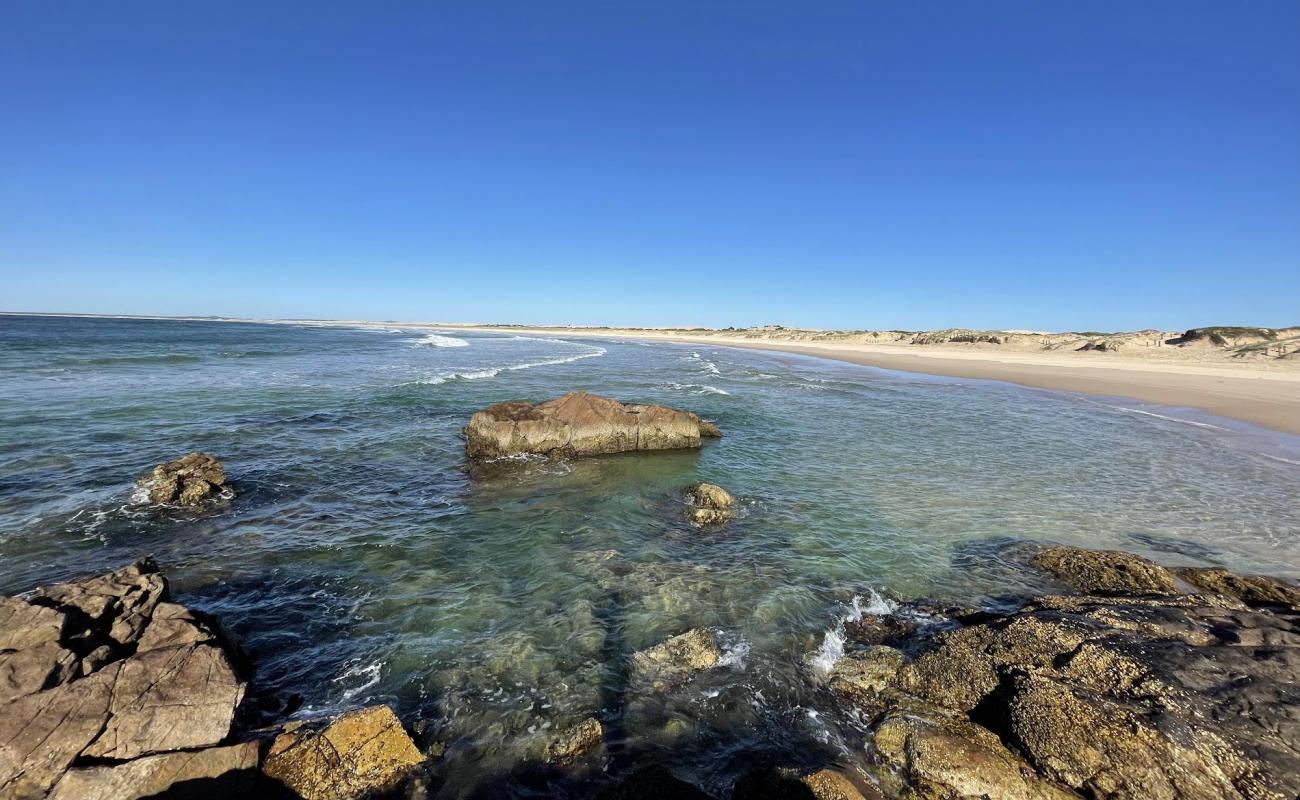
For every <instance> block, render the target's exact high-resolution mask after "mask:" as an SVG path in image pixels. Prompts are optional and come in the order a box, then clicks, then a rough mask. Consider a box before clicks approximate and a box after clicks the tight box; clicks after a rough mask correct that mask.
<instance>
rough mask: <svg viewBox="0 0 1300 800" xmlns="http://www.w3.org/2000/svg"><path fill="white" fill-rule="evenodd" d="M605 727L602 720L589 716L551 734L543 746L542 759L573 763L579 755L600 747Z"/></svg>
mask: <svg viewBox="0 0 1300 800" xmlns="http://www.w3.org/2000/svg"><path fill="white" fill-rule="evenodd" d="M604 739H605V728H604V726H603V725H601V724H600V720H598V719H596V718H595V717H588V718H587V719H584V720H583V721H582V722H579V723H578V724H577V725H574V726H573V727H571V728H566V729H564V730H562V731H559V732H557V733H555V734H553V735H551V736H549V737H548V738H547V740H546V742H545V744H544V745H543V747H542V760H543V761H545V762H546V763H548V764H556V765H560V766H563V765H566V764H571V763H573V762H574V761H575V760H577V759H578V758H579V757H581V756H584V755H586V754H587V753H590V752H591V751H593V750H595V749H596V748H598V747H600V745H601V743H602V742H603V741H604Z"/></svg>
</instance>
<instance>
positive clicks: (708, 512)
mask: <svg viewBox="0 0 1300 800" xmlns="http://www.w3.org/2000/svg"><path fill="white" fill-rule="evenodd" d="M686 499H687V501H688V502H689V503H690V514H691V521H692V522H695V523H696V524H697V525H715V524H717V523H719V522H726V521H727V520H729V519H731V518H732V517H734V516H736V498H734V497H732V496H731V493H730V492H728V491H727V490H726V489H723V488H722V487H721V486H718V485H716V484H713V483H697V484H696V485H695V486H693V487H691V490H690V491H689V492H687V495H686Z"/></svg>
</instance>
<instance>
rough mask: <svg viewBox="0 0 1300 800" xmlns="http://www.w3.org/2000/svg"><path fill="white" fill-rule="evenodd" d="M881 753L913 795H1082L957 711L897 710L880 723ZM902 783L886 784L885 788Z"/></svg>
mask: <svg viewBox="0 0 1300 800" xmlns="http://www.w3.org/2000/svg"><path fill="white" fill-rule="evenodd" d="M872 741H873V744H874V745H875V749H876V753H877V755H878V756H879V757H880V758H881V759H882V760H883V761H884V763H885V765H886V766H887V767H889V768H890V769H891V770H892V771H893V775H892V776H888V777H895V778H898V779H901V782H902V784H903V786H905V787H906V789H907V790H908V792H907V793H908V796H912V797H920V798H934V800H940V798H943V799H944V800H946V798H977V797H986V798H992V797H996V798H999V800H1067V799H1068V798H1077V797H1078V796H1077V795H1076V794H1074V793H1073V792H1070V791H1067V790H1065V789H1062V788H1060V787H1058V786H1055V785H1053V784H1051V783H1049V782H1048V781H1046V780H1043V779H1042V778H1040V777H1038V775H1037V774H1035V772H1034V770H1033V769H1032V768H1031V767H1030V766H1029V765H1028V764H1027V763H1025V761H1024V760H1023V759H1021V758H1020V757H1019V756H1017V755H1015V754H1014V753H1012V752H1011V751H1010V750H1008V749H1007V748H1006V746H1004V745H1003V744H1002V742H1001V741H999V740H998V737H997V736H995V735H993V733H991V732H990V731H988V730H987V729H985V728H983V727H980V726H979V725H976V724H975V723H973V722H970V721H969V720H967V719H965V718H963V717H957V716H945V715H942V714H939V713H935V714H931V715H929V716H919V715H917V714H915V713H893V714H890V715H889V716H887V717H886V718H885V719H884V720H883V721H882V722H881V723H880V724H879V725H877V726H876V728H875V731H874V733H873V738H872ZM898 788H900V787H891V786H888V785H887V786H886V789H887V791H886V794H887V795H891V796H892V795H893V794H895V793H898V794H901V793H902V792H897V791H895V792H890V791H888V790H889V789H895V790H897V789H898Z"/></svg>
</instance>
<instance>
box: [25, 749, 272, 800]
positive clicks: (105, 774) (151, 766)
mask: <svg viewBox="0 0 1300 800" xmlns="http://www.w3.org/2000/svg"><path fill="white" fill-rule="evenodd" d="M257 755H258V743H257V742H241V743H240V744H232V745H229V746H226V747H209V748H206V749H203V750H185V751H182V752H179V753H164V754H162V755H156V756H145V757H143V758H137V759H135V760H134V761H127V762H126V763H123V764H114V765H107V766H94V767H83V768H80V769H70V770H68V771H67V772H66V773H64V775H63V778H62V779H60V780H59V782H58V784H57V785H55V787H54V791H52V792H51V793H50V800H135V798H144V797H154V796H156V795H167V793H169V792H170V795H169V796H174V797H187V798H211V800H221V799H222V798H228V797H234V796H236V794H237V793H240V792H250V791H253V790H254V789H255V788H256V787H257Z"/></svg>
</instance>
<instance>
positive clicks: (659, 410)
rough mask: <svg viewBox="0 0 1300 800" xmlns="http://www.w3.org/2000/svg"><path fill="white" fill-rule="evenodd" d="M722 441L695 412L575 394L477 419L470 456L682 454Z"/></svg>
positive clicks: (497, 409)
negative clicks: (712, 439)
mask: <svg viewBox="0 0 1300 800" xmlns="http://www.w3.org/2000/svg"><path fill="white" fill-rule="evenodd" d="M720 435H721V432H720V431H719V430H718V428H717V426H716V425H712V424H711V423H705V422H704V421H703V420H701V419H700V418H699V417H698V416H696V415H695V414H692V413H691V412H689V411H679V410H677V409H673V408H668V407H666V406H656V405H639V404H635V403H627V404H624V403H620V402H618V401H617V400H611V399H609V398H607V397H600V396H598V395H594V394H587V393H586V392H571V393H569V394H566V395H564V396H563V397H559V398H556V399H554V400H547V401H546V402H544V403H537V404H533V403H528V402H525V401H522V400H515V401H511V402H508V403H498V404H497V405H494V406H491V407H489V408H486V409H484V410H482V411H479V412H477V413H475V414H474V416H473V417H472V418H471V419H470V422H469V425H468V426H467V427H466V428H465V453H466V455H468V456H469V457H470V458H500V457H503V456H512V455H518V454H522V453H531V454H538V455H558V456H586V455H598V454H603V453H622V452H627V451H633V450H680V449H687V448H695V447H699V446H700V438H701V437H709V436H720Z"/></svg>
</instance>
